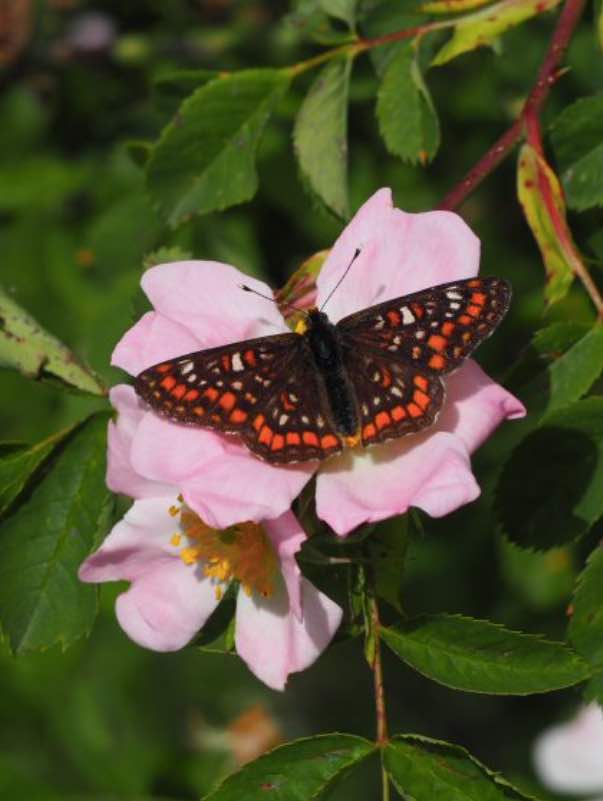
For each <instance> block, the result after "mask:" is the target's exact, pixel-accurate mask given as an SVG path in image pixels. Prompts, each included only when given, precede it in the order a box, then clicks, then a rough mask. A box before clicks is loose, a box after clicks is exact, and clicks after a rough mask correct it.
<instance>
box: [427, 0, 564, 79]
mask: <svg viewBox="0 0 603 801" xmlns="http://www.w3.org/2000/svg"><path fill="white" fill-rule="evenodd" d="M558 3H559V0H528V2H525V3H517V2H515V0H501V2H499V3H495V4H494V5H490V6H488V7H487V8H484V9H482V10H480V11H476V12H474V13H473V14H468V15H467V16H466V17H462V18H461V19H459V21H458V22H456V24H455V26H454V32H453V34H452V37H451V38H450V39H449V41H447V42H446V44H445V45H444V46H443V47H442V48H441V49H440V50H439V51H438V52H437V54H436V56H435V57H434V59H433V61H432V62H431V63H432V66H440V65H442V64H446V62H448V61H451V60H452V59H453V58H456V57H457V56H460V55H461V54H462V53H466V52H467V51H468V50H474V49H475V48H476V47H482V46H484V45H490V44H492V43H493V42H494V40H495V39H496V38H497V37H498V36H500V35H501V34H502V33H504V32H505V31H506V30H508V29H509V28H511V27H513V26H515V25H520V24H521V23H522V22H525V21H526V20H528V19H530V17H533V16H535V15H536V14H539V13H541V12H542V11H544V10H547V9H550V8H554V7H555V6H556V5H558Z"/></svg>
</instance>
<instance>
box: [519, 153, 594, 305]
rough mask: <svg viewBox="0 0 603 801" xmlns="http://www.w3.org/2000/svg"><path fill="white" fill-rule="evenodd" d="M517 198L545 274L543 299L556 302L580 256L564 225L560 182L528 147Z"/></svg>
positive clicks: (521, 165) (521, 158) (521, 155)
mask: <svg viewBox="0 0 603 801" xmlns="http://www.w3.org/2000/svg"><path fill="white" fill-rule="evenodd" d="M517 196H518V198H519V202H520V203H521V205H522V208H523V211H524V214H525V218H526V221H527V223H528V225H529V226H530V228H531V230H532V233H533V234H534V239H535V240H536V242H537V243H538V247H539V248H540V253H541V255H542V261H543V263H544V268H545V271H546V278H547V283H546V287H545V293H544V294H545V297H546V299H547V301H548V303H556V302H557V301H559V300H561V299H562V298H564V297H565V295H566V294H567V291H568V289H569V288H570V286H571V285H572V282H573V280H574V274H575V273H576V272H577V271H578V270H579V269H580V268H581V267H582V264H581V257H580V254H579V253H578V250H577V248H576V245H575V244H574V241H573V238H572V234H571V231H570V229H569V227H568V225H567V219H566V209H565V200H564V198H563V192H562V190H561V186H560V184H559V180H558V178H557V176H556V175H555V173H554V172H553V170H552V169H551V168H550V167H549V165H548V164H547V162H546V161H545V160H544V158H543V157H542V156H541V155H540V154H539V153H537V152H536V150H535V149H534V148H533V147H532V146H531V145H529V144H526V145H524V146H523V147H522V148H521V150H520V151H519V160H518V167H517Z"/></svg>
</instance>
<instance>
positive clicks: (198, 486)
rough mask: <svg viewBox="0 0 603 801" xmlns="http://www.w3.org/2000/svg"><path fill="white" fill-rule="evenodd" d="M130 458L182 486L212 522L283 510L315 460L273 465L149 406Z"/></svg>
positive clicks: (151, 474)
mask: <svg viewBox="0 0 603 801" xmlns="http://www.w3.org/2000/svg"><path fill="white" fill-rule="evenodd" d="M132 464H133V466H134V469H135V470H136V471H137V473H139V474H140V475H141V476H144V477H145V478H147V479H151V480H153V481H161V482H164V483H167V484H174V485H177V486H178V487H179V488H180V491H181V492H182V495H183V497H184V500H185V501H186V503H187V504H188V505H189V506H190V507H191V508H192V509H194V510H195V512H197V514H198V515H199V516H200V517H201V518H202V519H203V520H204V521H205V522H206V523H207V524H208V525H210V526H214V527H215V528H227V527H228V526H231V525H233V524H235V523H240V522H241V521H245V520H255V521H258V522H259V521H261V520H263V519H265V518H268V519H272V518H274V517H279V516H280V515H282V514H283V513H284V512H285V511H287V509H289V507H290V506H291V502H292V501H293V499H294V498H296V497H297V495H299V493H300V492H301V490H302V488H303V487H304V485H305V484H306V482H307V481H308V480H309V479H310V477H311V475H312V473H313V471H314V465H295V466H291V467H273V466H272V465H270V464H268V463H267V462H263V461H261V460H260V459H257V458H256V457H255V456H253V455H252V454H251V453H250V452H249V450H248V449H247V448H246V447H245V446H244V445H241V444H239V442H238V441H237V440H236V439H234V438H232V437H225V436H221V435H219V434H214V433H213V432H212V431H206V430H203V429H200V428H193V427H190V426H182V425H178V424H176V423H170V422H169V421H167V420H165V419H162V418H161V417H158V416H157V415H156V414H154V413H151V412H149V413H148V414H146V415H145V417H144V418H143V420H142V422H141V423H140V425H139V426H138V428H137V430H136V434H135V437H134V442H133V445H132Z"/></svg>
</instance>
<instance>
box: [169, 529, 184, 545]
mask: <svg viewBox="0 0 603 801" xmlns="http://www.w3.org/2000/svg"><path fill="white" fill-rule="evenodd" d="M181 542H182V534H178V532H176V533H175V534H172V536H171V537H170V545H175V546H176V547H178V546H179V545H180V543H181Z"/></svg>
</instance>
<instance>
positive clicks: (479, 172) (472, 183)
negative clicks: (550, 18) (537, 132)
mask: <svg viewBox="0 0 603 801" xmlns="http://www.w3.org/2000/svg"><path fill="white" fill-rule="evenodd" d="M585 5H586V0H566V3H565V5H564V6H563V8H562V10H561V14H560V15H559V19H558V21H557V25H556V27H555V30H554V32H553V36H552V37H551V41H550V44H549V47H548V49H547V52H546V55H545V57H544V60H543V62H542V64H541V66H540V69H539V71H538V76H537V78H536V83H535V84H534V86H533V88H532V90H531V91H530V94H529V95H528V97H527V100H526V102H525V103H524V106H523V108H522V110H521V113H520V115H519V117H518V118H517V119H516V120H515V122H514V123H513V125H512V126H511V127H510V128H509V130H508V131H506V133H504V134H503V135H502V136H501V137H500V139H498V140H497V141H496V142H495V143H494V144H493V145H492V147H491V148H490V149H489V150H488V151H487V152H486V153H485V154H484V155H483V156H482V157H481V159H480V160H479V161H478V162H477V163H476V164H475V165H474V166H473V167H472V168H471V169H470V170H469V172H468V173H467V174H466V175H465V177H464V178H462V179H461V180H460V181H459V182H458V183H457V184H456V185H455V186H454V187H453V188H452V189H451V190H450V192H448V194H447V195H446V197H445V198H444V199H443V200H442V202H441V203H440V204H439V206H438V208H439V209H445V210H451V209H455V208H457V207H458V206H460V205H461V203H462V202H463V201H464V200H465V199H466V198H467V197H468V195H470V194H471V193H472V192H473V191H474V190H475V189H476V188H477V187H478V186H479V185H480V184H481V182H482V181H483V180H484V178H486V177H487V176H488V175H490V173H491V172H493V171H494V170H495V169H496V167H498V165H499V164H500V163H501V161H503V160H504V159H505V158H506V157H507V156H508V155H509V153H510V152H511V151H512V150H513V148H514V147H515V145H517V144H518V143H519V142H520V141H521V139H522V138H523V136H524V134H525V125H526V120H527V119H528V118H530V117H531V118H532V119H533V118H534V117H538V115H539V113H540V110H541V108H542V105H543V103H544V101H545V100H546V98H547V97H548V94H549V92H550V90H551V87H552V86H553V84H554V83H555V81H556V80H557V78H558V77H559V75H560V74H561V73H560V71H559V65H560V64H561V61H562V59H563V56H564V55H565V51H566V50H567V47H568V45H569V43H570V41H571V38H572V35H573V33H574V30H575V28H576V25H577V24H578V22H579V21H580V18H581V16H582V13H583V12H584V7H585Z"/></svg>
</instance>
